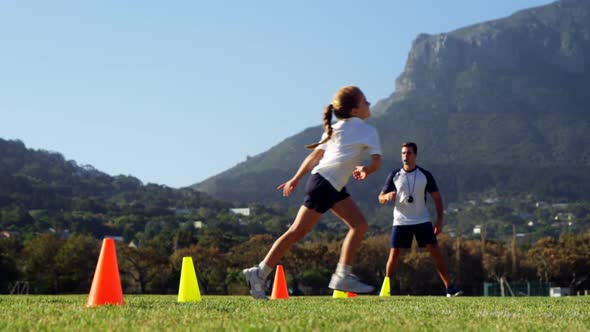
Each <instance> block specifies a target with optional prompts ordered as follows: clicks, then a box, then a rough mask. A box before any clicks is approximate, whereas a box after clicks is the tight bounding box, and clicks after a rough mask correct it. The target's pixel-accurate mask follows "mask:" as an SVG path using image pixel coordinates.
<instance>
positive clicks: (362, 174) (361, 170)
mask: <svg viewBox="0 0 590 332" xmlns="http://www.w3.org/2000/svg"><path fill="white" fill-rule="evenodd" d="M367 176H369V173H367V170H366V167H365V166H357V167H356V168H355V169H354V171H352V177H354V178H355V179H356V180H364V179H366V178H367Z"/></svg>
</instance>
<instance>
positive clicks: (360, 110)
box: [351, 94, 371, 120]
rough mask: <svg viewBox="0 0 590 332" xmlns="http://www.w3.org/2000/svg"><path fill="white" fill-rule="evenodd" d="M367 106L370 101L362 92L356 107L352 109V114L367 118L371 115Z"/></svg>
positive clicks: (369, 104)
mask: <svg viewBox="0 0 590 332" xmlns="http://www.w3.org/2000/svg"><path fill="white" fill-rule="evenodd" d="M369 106H371V103H369V102H368V101H367V98H366V97H365V95H364V94H361V98H360V101H359V103H358V105H357V107H355V108H353V109H352V112H351V114H352V116H356V117H357V118H361V119H363V120H365V119H368V118H369V117H370V116H371V111H370V110H369Z"/></svg>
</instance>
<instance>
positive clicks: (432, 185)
mask: <svg viewBox="0 0 590 332" xmlns="http://www.w3.org/2000/svg"><path fill="white" fill-rule="evenodd" d="M422 172H423V173H424V175H425V176H426V192H428V193H434V192H437V191H438V186H437V184H436V180H434V176H432V174H431V173H430V172H429V171H425V170H422Z"/></svg>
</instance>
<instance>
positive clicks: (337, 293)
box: [332, 289, 346, 299]
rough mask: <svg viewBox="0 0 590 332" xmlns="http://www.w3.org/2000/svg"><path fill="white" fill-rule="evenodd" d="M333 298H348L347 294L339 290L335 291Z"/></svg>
mask: <svg viewBox="0 0 590 332" xmlns="http://www.w3.org/2000/svg"><path fill="white" fill-rule="evenodd" d="M332 297H333V298H335V299H345V298H346V292H343V291H339V290H337V289H335V290H334V294H332Z"/></svg>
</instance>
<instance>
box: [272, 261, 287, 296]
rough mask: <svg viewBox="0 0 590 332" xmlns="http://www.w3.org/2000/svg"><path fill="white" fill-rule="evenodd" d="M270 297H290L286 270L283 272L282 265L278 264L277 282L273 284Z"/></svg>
mask: <svg viewBox="0 0 590 332" xmlns="http://www.w3.org/2000/svg"><path fill="white" fill-rule="evenodd" d="M270 298H271V299H273V300H277V299H288V298H289V291H288V290H287V281H286V280H285V272H283V266H282V265H277V272H276V273H275V282H274V284H273V285H272V294H271V295H270Z"/></svg>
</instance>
